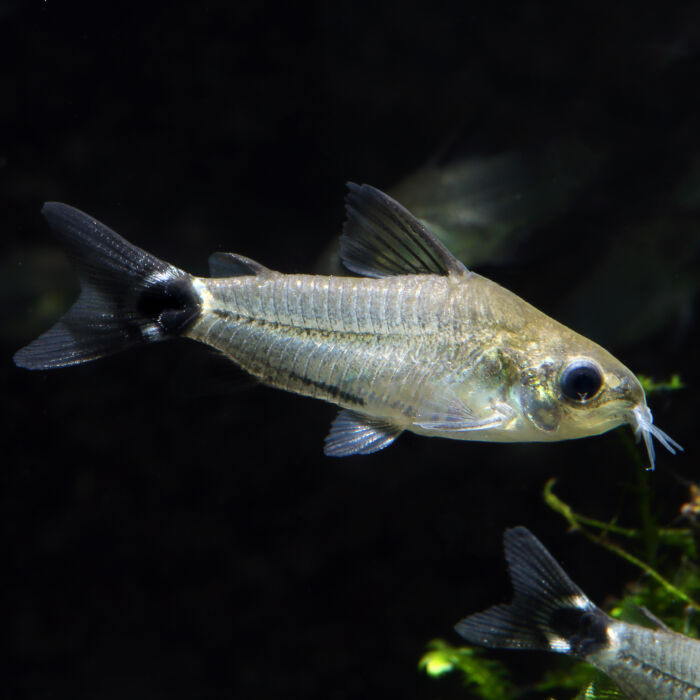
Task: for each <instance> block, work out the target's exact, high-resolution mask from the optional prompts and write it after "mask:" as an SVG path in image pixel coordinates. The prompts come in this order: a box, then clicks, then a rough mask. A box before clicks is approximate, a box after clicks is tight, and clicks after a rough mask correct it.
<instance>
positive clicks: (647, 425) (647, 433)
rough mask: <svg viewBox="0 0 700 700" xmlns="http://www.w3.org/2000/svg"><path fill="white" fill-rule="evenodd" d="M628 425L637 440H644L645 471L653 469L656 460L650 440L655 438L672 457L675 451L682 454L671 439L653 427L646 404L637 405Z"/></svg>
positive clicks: (652, 419)
mask: <svg viewBox="0 0 700 700" xmlns="http://www.w3.org/2000/svg"><path fill="white" fill-rule="evenodd" d="M630 423H631V424H632V428H633V429H634V434H635V435H636V436H637V440H639V438H640V437H642V438H644V444H645V446H646V448H647V454H648V455H649V466H648V467H647V469H651V470H653V469H654V462H655V459H656V453H655V451H654V442H653V439H652V438H656V439H657V440H658V441H659V442H660V443H661V444H662V445H663V446H664V447H665V448H666V449H667V450H668V451H669V452H670V453H671V454H672V455H675V454H676V452H677V451H680V452H683V448H682V447H681V446H680V445H679V444H678V443H677V442H676V441H675V440H674V439H673V438H672V437H670V436H669V435H667V434H666V433H665V432H664V431H663V430H661V428H658V427H657V426H655V425H654V418H653V416H652V415H651V411H650V410H649V407H648V406H647V405H646V404H637V405H636V406H635V407H634V408H633V409H632V420H631V421H630Z"/></svg>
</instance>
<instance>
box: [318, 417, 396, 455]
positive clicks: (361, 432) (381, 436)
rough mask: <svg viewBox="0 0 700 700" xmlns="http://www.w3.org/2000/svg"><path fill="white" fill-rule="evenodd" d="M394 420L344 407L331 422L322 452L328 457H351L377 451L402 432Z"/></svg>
mask: <svg viewBox="0 0 700 700" xmlns="http://www.w3.org/2000/svg"><path fill="white" fill-rule="evenodd" d="M400 433H401V429H400V428H397V427H396V426H395V425H392V424H391V423H386V422H384V421H381V420H378V419H375V418H371V417H370V416H363V415H362V414H361V413H356V412H355V411H349V410H348V409H342V410H341V411H340V413H338V415H337V416H336V418H335V420H334V421H333V424H332V425H331V429H330V432H329V433H328V436H327V437H326V441H325V445H324V447H323V452H324V453H325V454H326V455H328V456H329V457H348V456H349V455H367V454H370V453H372V452H378V451H379V450H383V449H384V448H385V447H387V446H388V445H390V444H391V443H392V442H394V440H396V438H397V437H398V436H399V435H400Z"/></svg>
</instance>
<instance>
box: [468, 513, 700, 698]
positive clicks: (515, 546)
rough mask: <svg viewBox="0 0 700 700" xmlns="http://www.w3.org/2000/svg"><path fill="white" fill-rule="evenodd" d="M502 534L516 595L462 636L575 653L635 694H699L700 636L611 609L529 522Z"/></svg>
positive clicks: (475, 619) (473, 619)
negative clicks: (590, 593)
mask: <svg viewBox="0 0 700 700" xmlns="http://www.w3.org/2000/svg"><path fill="white" fill-rule="evenodd" d="M503 540H504V545H505V554H506V560H507V561H508V567H509V570H510V576H511V579H512V582H513V588H514V589H515V598H514V599H513V602H512V603H510V604H509V605H497V606H495V607H493V608H490V609H489V610H486V611H485V612H482V613H477V614H476V615H470V616H469V617H467V618H465V619H464V620H462V621H461V622H459V623H458V624H457V625H456V627H455V629H456V630H457V632H458V634H460V635H461V636H462V637H464V639H466V640H467V641H468V642H470V643H472V644H480V645H482V646H487V647H492V648H497V649H537V650H545V651H555V652H559V653H561V654H570V655H571V656H576V657H578V658H580V659H582V660H584V661H586V662H588V663H589V664H592V665H593V666H595V667H596V668H598V669H599V670H600V671H602V672H603V673H605V674H606V675H607V676H608V677H609V678H610V679H611V680H612V681H613V682H614V683H615V684H616V685H617V686H618V688H619V689H620V691H621V692H622V693H624V694H625V695H626V696H627V697H629V698H634V700H692V699H693V698H695V699H696V700H699V699H700V641H698V640H696V639H691V638H690V637H686V636H684V635H682V634H677V633H676V632H672V631H671V630H668V629H665V628H662V627H660V628H658V629H649V628H647V627H640V626H639V625H631V624H628V623H626V622H620V621H619V620H615V619H614V618H612V617H610V616H609V615H606V614H605V613H604V612H603V611H602V610H600V609H599V608H597V607H596V606H595V605H594V604H593V603H592V602H591V601H590V600H589V599H588V598H587V597H586V595H585V594H584V593H583V591H581V589H580V588H579V587H578V586H577V585H576V584H575V583H573V581H571V579H570V578H569V577H568V576H567V575H566V573H565V572H564V570H563V569H562V568H561V567H560V566H559V564H557V562H556V561H555V560H554V558H553V557H552V555H551V554H550V553H549V552H548V551H547V550H546V549H545V547H544V546H543V545H542V543H541V542H540V541H539V540H538V539H537V538H536V537H535V536H534V535H533V534H532V533H531V532H530V531H529V530H528V529H526V528H524V527H516V528H513V529H512V530H506V533H505V535H504V538H503Z"/></svg>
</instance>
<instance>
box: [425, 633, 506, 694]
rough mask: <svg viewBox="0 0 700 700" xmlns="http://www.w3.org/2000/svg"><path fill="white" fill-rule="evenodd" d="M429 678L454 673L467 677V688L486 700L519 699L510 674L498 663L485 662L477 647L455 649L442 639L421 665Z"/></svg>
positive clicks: (430, 644)
mask: <svg viewBox="0 0 700 700" xmlns="http://www.w3.org/2000/svg"><path fill="white" fill-rule="evenodd" d="M418 666H419V668H422V669H423V670H425V672H426V673H427V674H428V675H429V676H433V677H437V676H442V675H444V674H445V673H449V672H451V671H459V672H461V673H462V674H463V677H464V684H465V685H467V686H469V687H470V690H471V692H472V693H473V694H476V695H477V696H478V697H480V698H483V699H484V700H509V699H510V698H515V697H517V696H516V695H515V688H514V686H513V684H512V683H511V682H510V681H509V680H508V678H507V675H508V671H507V670H506V668H505V666H504V665H503V664H501V663H500V662H498V661H492V660H490V659H486V658H483V651H482V650H481V649H475V648H473V647H453V646H452V645H451V644H448V643H447V642H446V641H444V640H442V639H434V640H433V641H432V642H430V643H429V644H428V651H427V652H426V653H425V654H424V655H423V657H422V658H421V660H420V662H419V663H418Z"/></svg>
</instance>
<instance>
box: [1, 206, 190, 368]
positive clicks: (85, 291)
mask: <svg viewBox="0 0 700 700" xmlns="http://www.w3.org/2000/svg"><path fill="white" fill-rule="evenodd" d="M42 214H43V215H44V217H45V218H46V220H47V221H48V223H49V225H50V226H51V228H52V229H53V232H54V234H55V235H56V237H57V238H58V239H59V241H60V242H61V244H62V245H63V247H64V249H65V250H66V252H67V253H68V255H69V256H70V257H71V259H72V261H73V263H74V264H75V266H76V269H77V272H78V276H79V277H80V287H81V292H80V296H79V297H78V299H77V301H76V302H75V303H74V304H73V306H72V307H71V308H70V309H69V310H68V311H67V312H66V314H65V315H64V316H62V317H61V318H60V319H59V320H58V322H57V323H56V324H55V325H54V326H53V327H52V328H50V329H49V330H48V331H46V332H45V333H43V334H42V335H40V336H39V337H38V338H37V339H36V340H34V341H33V342H31V343H29V345H27V346H26V347H24V348H22V349H21V350H19V351H17V353H15V357H14V360H15V363H16V364H17V365H18V366H20V367H25V368H27V369H53V368H55V367H65V366H67V365H75V364H78V363H80V362H89V361H90V360H95V359H97V358H98V357H103V356H104V355H110V354H112V353H114V352H118V351H120V350H125V349H127V348H130V347H133V346H135V345H141V344H143V343H149V342H153V341H157V340H164V339H166V338H168V337H173V336H176V335H178V334H179V333H180V332H182V330H183V329H184V328H186V327H187V325H188V324H189V323H190V322H191V321H192V320H194V318H196V316H197V314H198V313H199V298H198V295H197V294H196V292H195V290H194V288H193V286H192V278H191V277H190V275H188V274H187V273H186V272H183V271H182V270H180V269H178V268H177V267H174V266H173V265H170V264H169V263H166V262H164V261H162V260H159V259H158V258H156V257H154V256H153V255H150V254H149V253H147V252H146V251H144V250H141V249H140V248H137V247H136V246H134V245H132V244H131V243H129V242H128V241H126V240H125V239H124V238H122V237H121V236H119V235H118V234H116V233H115V232H114V231H112V230H111V229H109V228H107V227H106V226H105V225H104V224H101V223H100V222H99V221H96V220H95V219H93V218H92V217H91V216H88V215H87V214H85V213H83V212H81V211H79V210H78V209H75V208H73V207H70V206H68V205H67V204H59V203H58V202H47V203H46V204H45V205H44V207H43V209H42Z"/></svg>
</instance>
